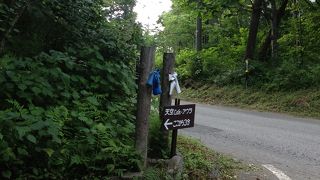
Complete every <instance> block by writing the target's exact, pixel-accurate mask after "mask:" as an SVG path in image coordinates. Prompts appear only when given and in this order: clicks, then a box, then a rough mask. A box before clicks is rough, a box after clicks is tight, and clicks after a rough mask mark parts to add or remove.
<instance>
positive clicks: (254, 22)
mask: <svg viewBox="0 0 320 180" xmlns="http://www.w3.org/2000/svg"><path fill="white" fill-rule="evenodd" d="M262 1H263V0H255V1H254V2H253V5H252V14H251V23H250V29H249V37H248V42H247V48H246V54H245V57H244V59H245V60H246V59H253V55H254V49H255V44H256V39H257V33H258V27H259V21H260V15H261V5H262Z"/></svg>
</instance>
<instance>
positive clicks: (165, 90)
mask: <svg viewBox="0 0 320 180" xmlns="http://www.w3.org/2000/svg"><path fill="white" fill-rule="evenodd" d="M174 62H175V57H174V54H173V53H165V54H164V55H163V69H162V73H161V89H162V94H161V97H160V106H159V113H160V120H161V121H162V120H163V118H162V111H163V108H164V107H165V106H171V101H172V97H171V96H170V95H169V92H170V82H169V74H171V73H173V67H174ZM160 138H163V139H162V140H161V141H160V142H163V144H162V145H161V146H162V147H163V148H164V149H167V148H169V146H168V144H169V132H168V131H166V130H164V129H161V137H160Z"/></svg>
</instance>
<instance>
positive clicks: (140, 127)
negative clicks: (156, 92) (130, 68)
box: [135, 47, 156, 167]
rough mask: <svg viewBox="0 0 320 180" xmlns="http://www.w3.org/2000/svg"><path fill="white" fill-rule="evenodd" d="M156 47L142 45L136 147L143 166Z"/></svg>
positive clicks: (146, 144) (144, 162)
mask: <svg viewBox="0 0 320 180" xmlns="http://www.w3.org/2000/svg"><path fill="white" fill-rule="evenodd" d="M155 50H156V48H155V47H142V48H141V55H140V65H139V68H138V71H139V80H138V88H139V89H138V99H137V115H136V137H135V148H136V150H137V151H138V152H139V153H140V155H141V157H142V160H143V166H144V167H145V166H146V163H147V152H148V131H149V122H148V120H149V114H150V107H151V96H152V94H151V92H152V88H151V87H149V86H147V80H148V77H149V74H150V72H151V70H152V68H153V64H154V59H155Z"/></svg>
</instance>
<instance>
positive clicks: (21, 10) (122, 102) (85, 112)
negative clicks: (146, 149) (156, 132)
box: [0, 0, 142, 179]
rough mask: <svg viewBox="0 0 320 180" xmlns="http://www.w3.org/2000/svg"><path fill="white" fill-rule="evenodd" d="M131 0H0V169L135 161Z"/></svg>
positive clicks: (106, 173) (27, 174)
mask: <svg viewBox="0 0 320 180" xmlns="http://www.w3.org/2000/svg"><path fill="white" fill-rule="evenodd" d="M134 4H135V2H134V1H120V0H117V1H111V0H106V1H105V0H104V1H102V0H97V1H88V0H77V1H70V0H67V1H65V0H63V1H62V0H50V1H48V0H39V1H31V0H16V1H7V0H3V1H2V0H1V1H0V42H1V43H0V179H94V178H98V179H104V178H106V177H110V176H121V175H122V174H123V173H125V172H127V171H138V170H139V167H140V156H139V155H138V154H137V153H136V152H135V149H134V138H133V137H134V120H135V119H134V112H135V107H134V104H135V93H136V84H135V75H134V68H135V67H134V65H133V64H134V63H135V60H136V58H137V56H138V53H137V52H138V46H139V44H140V42H142V30H141V27H140V26H139V25H138V24H136V23H135V15H134V13H133V11H132V7H133V6H134ZM123 29H126V31H125V33H124V32H123Z"/></svg>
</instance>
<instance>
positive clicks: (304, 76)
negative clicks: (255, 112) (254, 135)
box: [157, 0, 320, 91]
mask: <svg viewBox="0 0 320 180" xmlns="http://www.w3.org/2000/svg"><path fill="white" fill-rule="evenodd" d="M282 2H284V1H276V4H277V8H279V7H280V6H281V4H282ZM251 3H252V2H251V1H209V0H208V1H207V0H204V1H201V2H200V3H198V2H197V1H191V0H173V6H172V10H171V11H170V12H167V13H165V14H163V15H162V17H161V18H160V20H159V22H160V23H161V24H162V25H163V26H164V31H163V32H160V33H159V34H158V37H157V38H158V41H159V42H158V44H159V45H160V50H163V51H166V50H167V49H170V50H173V51H174V52H175V53H176V54H177V56H176V57H177V66H176V68H177V71H178V72H179V75H180V77H181V78H182V80H183V81H185V82H190V80H193V81H200V82H202V83H209V84H215V85H219V86H221V85H222V86H225V85H230V84H233V85H240V84H244V81H245V67H246V64H245V62H244V60H243V58H244V54H245V49H246V46H247V38H248V34H249V31H248V29H249V26H250V14H251V11H252V7H251V6H252V4H251ZM270 7H271V5H270V1H265V2H264V5H263V7H262V9H263V12H262V18H260V24H259V30H258V33H257V42H256V48H255V53H254V58H253V59H252V60H250V61H249V82H248V85H249V86H253V87H256V88H264V89H268V90H270V91H273V90H284V91H287V90H293V89H294V90H298V89H304V88H311V87H314V86H316V87H319V85H320V83H319V73H318V72H319V62H320V59H319V57H320V54H319V51H318V50H317V49H319V47H320V44H319V38H320V37H319V35H320V33H319V31H318V29H319V26H320V23H319V21H318V19H319V18H320V17H319V16H320V13H319V4H318V3H316V2H310V1H297V2H289V3H288V5H287V7H286V10H285V13H284V16H283V17H282V18H281V22H280V26H279V27H278V29H277V31H278V39H277V43H276V45H275V50H274V51H273V52H272V51H271V45H269V47H268V48H269V50H268V51H267V53H266V55H265V56H266V57H264V56H263V57H261V55H260V53H261V51H262V49H263V48H262V47H263V44H264V41H265V39H266V37H267V36H268V34H269V31H270V29H271V19H270V17H271V9H270ZM198 15H200V16H201V18H202V27H203V28H202V34H203V35H202V45H203V50H202V51H200V52H195V50H192V49H194V42H195V38H194V37H195V31H196V29H195V26H196V17H197V16H198ZM279 21H280V20H279Z"/></svg>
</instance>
